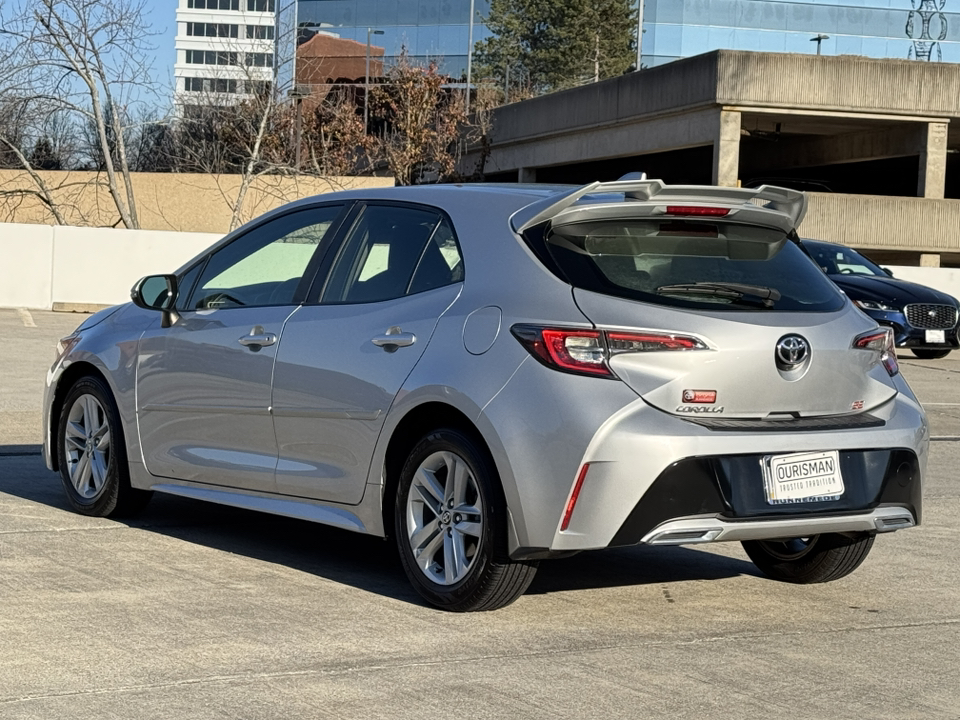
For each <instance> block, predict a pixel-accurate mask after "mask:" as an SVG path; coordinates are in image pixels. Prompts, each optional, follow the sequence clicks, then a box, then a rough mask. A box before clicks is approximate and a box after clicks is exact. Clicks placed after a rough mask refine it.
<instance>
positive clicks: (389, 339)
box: [371, 325, 417, 352]
mask: <svg viewBox="0 0 960 720" xmlns="http://www.w3.org/2000/svg"><path fill="white" fill-rule="evenodd" d="M416 341H417V336H416V335H414V334H413V333H410V332H404V331H403V330H401V329H400V327H399V326H398V325H394V326H393V327H390V328H387V332H386V333H384V334H383V335H376V336H374V337H373V339H372V340H371V342H372V343H373V344H374V345H376V346H377V347H382V348H383V349H384V350H386V351H387V352H396V351H397V348H402V347H409V346H410V345H413V344H414V343H415V342H416Z"/></svg>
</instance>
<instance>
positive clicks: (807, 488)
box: [763, 450, 843, 505]
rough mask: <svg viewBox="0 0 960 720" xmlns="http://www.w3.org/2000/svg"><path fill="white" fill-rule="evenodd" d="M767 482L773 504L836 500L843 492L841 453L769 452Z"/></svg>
mask: <svg viewBox="0 0 960 720" xmlns="http://www.w3.org/2000/svg"><path fill="white" fill-rule="evenodd" d="M763 485H764V490H765V491H766V495H767V502H768V503H769V504H770V505H780V504H783V503H795V502H814V501H819V500H836V499H837V498H839V497H840V496H841V495H843V477H842V476H841V474H840V457H839V453H838V452H837V451H836V450H831V451H830V452H816V453H791V454H789V455H767V456H766V457H764V458H763Z"/></svg>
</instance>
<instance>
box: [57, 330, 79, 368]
mask: <svg viewBox="0 0 960 720" xmlns="http://www.w3.org/2000/svg"><path fill="white" fill-rule="evenodd" d="M78 342H80V335H79V334H78V331H76V330H74V331H73V333H72V334H71V335H67V336H66V337H64V338H60V340H59V341H58V342H57V359H56V360H55V361H54V363H53V364H54V366H56V364H57V363H59V362H60V361H61V360H62V359H63V356H64V355H66V354H67V353H68V352H70V351H71V350H73V348H74V346H75V345H76V344H77V343H78Z"/></svg>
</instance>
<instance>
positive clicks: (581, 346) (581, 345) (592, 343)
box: [541, 328, 610, 375]
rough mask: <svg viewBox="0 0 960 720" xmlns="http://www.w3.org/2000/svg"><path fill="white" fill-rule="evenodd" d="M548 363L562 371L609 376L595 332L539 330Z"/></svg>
mask: <svg viewBox="0 0 960 720" xmlns="http://www.w3.org/2000/svg"><path fill="white" fill-rule="evenodd" d="M541 334H542V336H543V344H544V348H545V349H546V352H547V356H548V357H549V360H550V362H552V363H553V364H554V365H557V366H559V367H561V368H563V369H564V370H572V371H574V372H583V373H589V374H590V375H609V374H610V371H609V370H608V369H607V364H606V362H605V361H606V356H605V353H604V351H603V340H602V339H601V337H600V333H599V332H597V331H596V330H555V329H551V328H543V330H541Z"/></svg>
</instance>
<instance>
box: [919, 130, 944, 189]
mask: <svg viewBox="0 0 960 720" xmlns="http://www.w3.org/2000/svg"><path fill="white" fill-rule="evenodd" d="M924 131H925V132H924V133H923V135H924V140H925V142H924V143H923V147H922V149H921V151H920V172H919V177H918V178H917V195H918V196H919V197H926V198H942V197H943V192H944V187H945V185H946V178H947V124H946V123H942V122H936V123H927V126H926V128H924Z"/></svg>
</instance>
